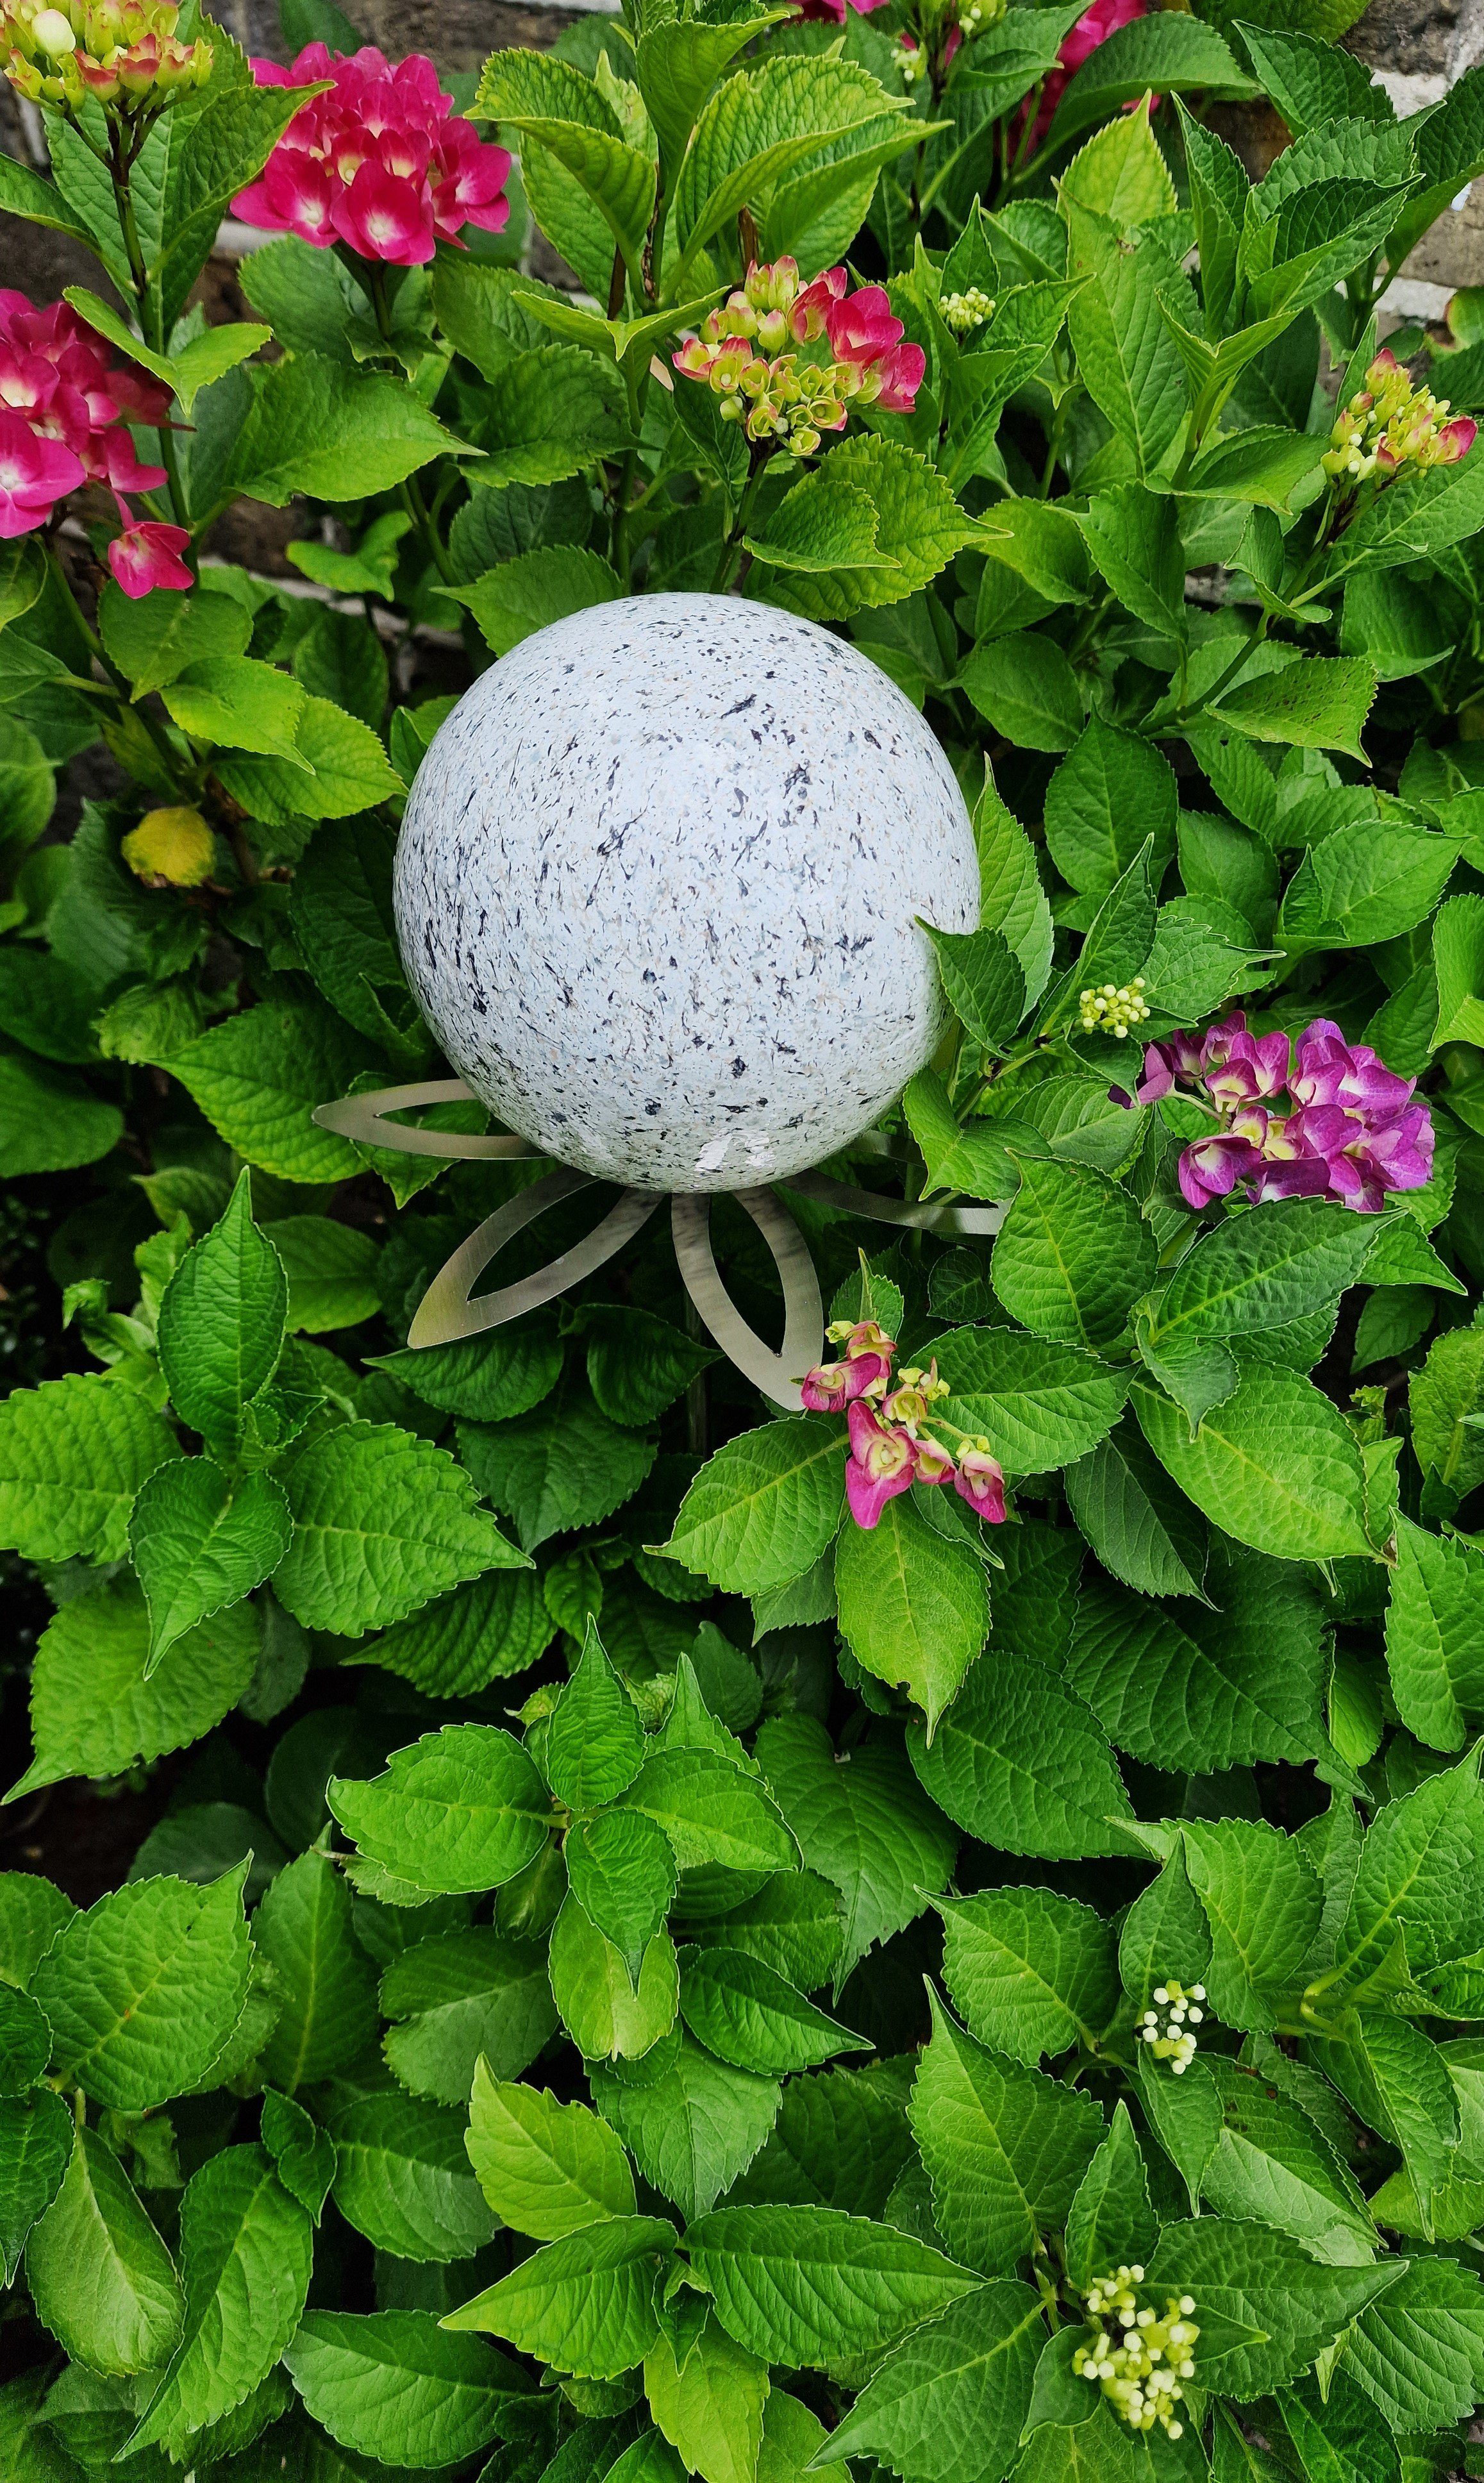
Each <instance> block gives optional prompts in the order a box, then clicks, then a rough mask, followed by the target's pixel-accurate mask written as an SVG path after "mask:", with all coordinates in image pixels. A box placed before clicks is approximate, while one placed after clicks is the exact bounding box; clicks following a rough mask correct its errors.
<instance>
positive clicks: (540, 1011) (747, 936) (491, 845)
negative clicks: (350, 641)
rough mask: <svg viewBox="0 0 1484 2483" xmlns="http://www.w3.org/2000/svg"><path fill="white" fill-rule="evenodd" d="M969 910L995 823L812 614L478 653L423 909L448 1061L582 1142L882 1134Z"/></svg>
mask: <svg viewBox="0 0 1484 2483" xmlns="http://www.w3.org/2000/svg"><path fill="white" fill-rule="evenodd" d="M919 914H920V915H922V916H923V917H924V918H925V919H926V920H928V921H931V922H933V923H934V924H936V925H937V926H938V927H940V928H941V929H942V930H946V931H971V930H972V929H974V927H975V926H976V924H977V922H978V919H979V871H978V864H977V860H976V856H975V850H974V841H973V831H972V828H971V826H970V823H969V818H968V814H967V810H966V809H965V806H964V801H963V797H962V795H961V794H960V792H959V788H958V786H957V784H956V783H955V781H954V777H953V772H952V770H951V768H950V767H949V765H948V762H947V761H946V759H945V758H944V757H943V754H942V752H941V749H940V748H939V745H938V743H937V741H936V740H935V739H934V737H933V734H931V733H930V732H929V730H928V728H927V726H926V725H925V724H924V723H923V721H922V718H921V717H920V716H919V715H918V714H917V712H916V710H915V708H914V707H913V706H912V705H911V704H910V702H909V701H908V700H907V699H906V698H905V697H904V696H903V694H902V692H901V691H900V690H899V689H898V688H897V687H896V685H895V683H894V682H892V681H889V680H888V677H887V675H886V674H885V673H883V672H882V671H881V670H880V669H879V667H878V666H877V665H875V664H873V663H872V662H871V661H870V659H869V657H868V656H865V655H863V654H860V653H859V651H858V650H857V649H855V648H853V647H850V646H847V645H845V644H844V643H843V642H842V641H841V640H839V639H837V638H833V637H831V635H830V634H829V632H828V631H827V630H824V629H819V628H816V627H814V625H813V623H812V622H809V621H801V620H798V619H796V618H795V617H794V616H793V615H792V614H790V613H785V612H778V611H773V610H770V609H769V608H768V607H766V606H765V605H762V604H757V603H746V602H741V601H738V600H737V599H736V598H734V597H726V596H709V595H646V596H636V597H630V598H626V599H625V600H624V601H622V602H617V603H604V604H599V605H597V606H596V608H594V609H593V610H591V611H587V612H579V613H575V614H573V615H572V617H571V618H570V620H566V621H557V622H553V623H552V624H551V626H550V627H548V628H545V629H541V630H538V631H537V632H536V634H535V636H534V637H530V638H526V639H524V640H523V641H522V642H521V644H520V645H519V646H518V647H517V648H516V649H515V650H514V651H513V652H512V653H511V654H508V655H506V656H505V657H504V658H503V659H502V660H501V661H500V662H499V663H497V664H494V665H492V666H491V667H490V671H489V672H487V673H485V674H484V675H482V677H481V678H480V680H479V681H476V683H475V684H474V687H473V688H472V689H471V690H470V691H469V692H468V693H467V695H466V696H465V697H464V698H463V699H461V701H460V703H459V705H458V707H457V708H455V709H454V711H453V713H452V714H451V715H450V716H449V718H448V720H447V722H446V723H445V724H444V725H443V727H442V728H441V730H440V731H439V733H438V734H437V735H436V737H435V739H434V741H433V743H432V746H431V747H430V749H429V751H428V755H427V757H426V758H425V759H424V761H423V762H422V765H421V767H420V768H419V769H418V772H417V780H416V783H415V784H414V786H413V788H412V792H411V799H410V800H409V802H408V806H407V815H406V818H405V820H404V823H403V828H402V836H401V841H400V842H399V844H398V847H397V868H396V916H397V929H398V935H399V938H400V941H401V946H402V954H403V958H404V960H405V962H406V966H407V971H408V975H409V976H410V978H411V984H412V988H413V990H414V991H415V993H416V995H417V999H418V1001H419V1003H420V1005H421V1007H422V1010H423V1013H424V1015H425V1017H426V1018H427V1020H428V1023H429V1025H430V1026H431V1027H432V1028H434V1030H435V1032H436V1033H437V1037H438V1040H439V1042H440V1043H441V1044H442V1046H443V1049H444V1051H445V1053H446V1054H447V1055H448V1058H449V1060H450V1061H451V1062H452V1063H453V1065H454V1067H455V1068H456V1069H457V1070H458V1071H459V1073H460V1075H461V1076H462V1077H464V1078H465V1079H466V1080H467V1081H468V1083H469V1084H470V1085H471V1086H472V1087H473V1088H474V1090H475V1092H476V1093H477V1094H478V1095H480V1096H481V1097H483V1099H484V1101H485V1102H486V1103H488V1104H489V1105H490V1108H491V1110H492V1111H494V1112H495V1113H496V1114H497V1115H498V1116H499V1118H500V1119H501V1120H502V1121H504V1122H506V1123H507V1124H508V1126H509V1127H510V1128H511V1129H513V1130H516V1131H517V1132H518V1133H519V1134H520V1135H521V1136H522V1137H525V1138H529V1139H531V1140H532V1141H533V1142H534V1143H535V1144H536V1145H538V1146H541V1147H543V1148H544V1149H545V1150H546V1151H547V1152H548V1153H549V1154H551V1155H553V1156H556V1157H559V1158H560V1159H561V1160H562V1161H563V1162H565V1163H570V1164H575V1165H577V1166H578V1167H579V1168H580V1169H581V1170H583V1171H585V1172H591V1173H595V1174H596V1175H598V1176H599V1177H601V1178H602V1179H604V1180H609V1181H618V1182H624V1183H628V1184H631V1185H634V1186H637V1187H638V1188H646V1189H678V1190H706V1189H738V1188H748V1187H750V1186H751V1185H753V1184H755V1183H759V1182H764V1181H767V1180H770V1179H773V1178H776V1177H779V1176H782V1175H786V1174H788V1173H791V1172H799V1171H802V1170H803V1169H804V1168H805V1166H806V1165H808V1164H812V1163H817V1162H818V1161H820V1159H821V1158H822V1157H824V1156H827V1155H829V1154H831V1153H832V1151H833V1150H834V1149H835V1148H836V1147H839V1146H841V1145H843V1144H844V1142H845V1141H846V1140H847V1139H849V1138H853V1137H855V1136H857V1135H859V1133H860V1132H861V1130H864V1129H867V1128H868V1127H869V1126H870V1124H871V1122H872V1121H874V1120H875V1119H876V1117H877V1115H878V1114H879V1113H880V1111H881V1110H882V1109H883V1108H884V1107H885V1106H886V1105H887V1104H888V1103H889V1102H890V1101H891V1099H892V1098H893V1097H894V1096H895V1095H896V1094H897V1093H898V1092H899V1091H900V1089H901V1088H902V1087H903V1086H904V1085H905V1083H906V1082H907V1081H908V1079H910V1078H911V1077H913V1076H914V1073H915V1072H916V1071H917V1070H918V1069H920V1068H921V1067H922V1064H923V1063H924V1061H925V1060H927V1059H928V1057H929V1056H930V1055H931V1053H932V1051H933V1048H934V1046H935V1044H936V1042H937V1040H938V1036H939V1033H940V1031H941V1023H942V1015H943V1001H942V999H941V990H940V986H939V981H938V975H937V970H936V967H935V964H934V959H933V953H932V947H931V944H930V942H929V941H928V940H927V939H926V938H925V937H924V935H923V933H922V931H921V930H920V929H918V927H917V925H916V923H915V922H914V916H916V915H919Z"/></svg>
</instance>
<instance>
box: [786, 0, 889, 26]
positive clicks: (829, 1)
mask: <svg viewBox="0 0 1484 2483" xmlns="http://www.w3.org/2000/svg"><path fill="white" fill-rule="evenodd" d="M849 5H850V7H851V8H852V9H854V11H855V13H856V14H857V16H858V17H868V16H869V15H870V13H871V11H872V10H873V9H884V8H885V7H886V0H849ZM845 9H846V0H801V6H800V10H799V14H800V16H801V17H816V18H828V19H830V20H831V21H832V22H833V23H834V24H835V25H836V26H843V25H844V23H845Z"/></svg>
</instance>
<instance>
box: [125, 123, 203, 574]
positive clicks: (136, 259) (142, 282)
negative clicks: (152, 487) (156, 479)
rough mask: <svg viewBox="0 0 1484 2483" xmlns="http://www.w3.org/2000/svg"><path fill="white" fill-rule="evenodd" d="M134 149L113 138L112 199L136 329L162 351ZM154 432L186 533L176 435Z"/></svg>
mask: <svg viewBox="0 0 1484 2483" xmlns="http://www.w3.org/2000/svg"><path fill="white" fill-rule="evenodd" d="M137 153H138V147H132V148H129V149H127V150H126V149H124V148H123V147H120V146H119V144H118V141H117V138H116V140H115V144H114V149H113V154H112V157H111V160H110V163H109V172H110V174H111V176H112V179H113V185H114V203H115V205H116V206H117V208H118V210H119V230H120V231H121V232H122V234H123V246H124V250H125V252H126V253H127V254H128V261H129V281H130V283H131V284H132V286H133V290H134V307H135V314H136V316H137V318H138V322H139V333H140V334H141V336H142V337H143V338H144V340H145V342H146V345H148V346H149V347H150V348H151V350H152V351H153V352H154V353H157V354H163V353H164V351H165V336H164V333H163V329H164V306H163V304H162V303H161V302H160V301H159V300H158V298H156V302H155V305H154V309H155V316H154V318H153V319H152V320H151V318H150V307H151V306H150V294H149V276H148V271H147V269H146V266H145V253H144V247H143V244H142V243H141V241H140V238H139V220H138V218H137V217H136V215H135V213H134V199H133V195H132V193H131V191H130V188H129V174H130V173H131V172H132V171H133V169H134V159H135V156H136V155H137ZM151 326H152V327H153V329H154V331H155V333H154V334H153V335H152V336H151V334H150V333H149V331H150V328H151ZM155 436H156V438H157V439H158V441H159V443H160V459H161V463H162V464H163V466H164V467H165V488H166V490H167V492H168V493H169V494H170V505H171V515H172V517H173V519H174V521H175V523H176V525H177V526H184V527H185V528H186V531H187V532H188V533H189V531H190V516H189V512H188V508H187V503H186V494H185V485H184V482H183V480H182V477H181V472H180V457H179V452H178V450H177V448H176V445H175V435H174V433H173V431H172V430H171V429H170V427H169V425H168V424H165V425H162V426H161V428H160V430H159V431H158V432H157V433H156V435H155ZM192 557H193V559H194V557H195V554H194V549H193V552H192Z"/></svg>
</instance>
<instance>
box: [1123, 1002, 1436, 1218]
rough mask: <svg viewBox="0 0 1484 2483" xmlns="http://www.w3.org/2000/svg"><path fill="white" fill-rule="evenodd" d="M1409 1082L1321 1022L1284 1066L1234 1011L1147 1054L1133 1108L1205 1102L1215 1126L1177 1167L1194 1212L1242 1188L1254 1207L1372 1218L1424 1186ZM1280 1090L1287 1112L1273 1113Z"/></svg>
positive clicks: (1418, 1107)
mask: <svg viewBox="0 0 1484 2483" xmlns="http://www.w3.org/2000/svg"><path fill="white" fill-rule="evenodd" d="M1416 1082H1417V1081H1416V1080H1415V1079H1411V1078H1399V1077H1398V1076H1397V1075H1396V1073H1395V1071H1394V1070H1391V1069H1388V1068H1387V1066H1386V1063H1385V1062H1384V1061H1383V1060H1381V1059H1379V1058H1378V1057H1377V1055H1376V1054H1375V1053H1374V1052H1372V1050H1371V1049H1370V1046H1369V1045H1368V1044H1365V1043H1354V1044H1352V1043H1347V1042H1346V1041H1345V1038H1344V1036H1343V1035H1342V1033H1341V1032H1340V1030H1339V1028H1338V1026H1336V1025H1335V1024H1334V1023H1333V1021H1332V1020H1331V1019H1329V1018H1326V1017H1316V1018H1315V1019H1314V1021H1313V1023H1312V1026H1309V1027H1306V1028H1305V1029H1304V1032H1303V1033H1302V1034H1301V1035H1300V1036H1299V1038H1298V1042H1297V1044H1296V1046H1294V1047H1293V1052H1292V1056H1291V1058H1290V1052H1289V1043H1288V1037H1287V1036H1286V1035H1285V1034H1283V1033H1276V1034H1252V1033H1249V1031H1248V1028H1247V1021H1246V1019H1245V1017H1244V1016H1243V1014H1242V1012H1241V1010H1240V1009H1237V1010H1235V1011H1234V1012H1233V1013H1232V1016H1231V1017H1229V1018H1227V1019H1226V1020H1225V1022H1224V1023H1223V1024H1222V1025H1221V1026H1215V1027H1212V1028H1211V1029H1210V1031H1209V1033H1208V1034H1207V1035H1206V1037H1205V1038H1204V1040H1202V1039H1198V1038H1197V1037H1196V1036H1195V1035H1193V1034H1175V1035H1171V1036H1169V1037H1168V1038H1167V1040H1166V1041H1164V1042H1163V1043H1152V1044H1151V1045H1150V1046H1149V1048H1148V1050H1147V1051H1146V1053H1145V1055H1144V1074H1143V1077H1142V1078H1141V1080H1140V1081H1139V1084H1138V1086H1137V1087H1136V1088H1135V1090H1134V1099H1133V1100H1135V1101H1136V1102H1138V1103H1140V1104H1153V1103H1157V1102H1158V1101H1159V1099H1160V1097H1161V1096H1164V1095H1168V1094H1169V1093H1170V1092H1171V1090H1172V1088H1174V1087H1175V1086H1176V1085H1178V1084H1179V1085H1185V1086H1190V1087H1194V1088H1197V1089H1199V1090H1201V1091H1202V1092H1204V1094H1205V1096H1206V1099H1207V1101H1208V1103H1209V1105H1210V1107H1211V1109H1212V1111H1213V1113H1214V1114H1215V1116H1216V1119H1217V1120H1218V1122H1219V1124H1220V1126H1219V1127H1218V1128H1217V1129H1215V1130H1213V1131H1212V1133H1211V1135H1210V1136H1209V1137H1201V1138H1196V1139H1194V1140H1193V1141H1192V1143H1191V1144H1190V1145H1189V1146H1188V1147H1186V1149H1185V1150H1184V1153H1183V1154H1182V1155H1181V1157H1180V1160H1179V1185H1180V1188H1181V1190H1182V1191H1183V1192H1184V1195H1185V1197H1186V1199H1187V1200H1188V1202H1189V1204H1190V1205H1191V1206H1192V1207H1194V1208H1197V1209H1200V1208H1204V1207H1208V1206H1209V1205H1210V1204H1211V1201H1212V1200H1213V1199H1217V1198H1227V1197H1229V1196H1230V1195H1231V1193H1232V1190H1233V1189H1235V1188H1236V1187H1237V1185H1238V1183H1242V1184H1244V1185H1245V1186H1246V1188H1247V1192H1248V1195H1249V1197H1251V1198H1253V1199H1256V1200H1261V1199H1269V1198H1327V1199H1332V1200H1335V1201H1337V1202H1338V1204H1339V1205H1340V1206H1342V1207H1354V1208H1357V1209H1359V1210H1360V1211H1361V1212H1362V1213H1363V1214H1366V1215H1374V1214H1375V1213H1376V1212H1377V1210H1378V1209H1380V1208H1382V1207H1384V1206H1385V1204H1386V1200H1387V1196H1388V1193H1389V1192H1390V1191H1391V1190H1396V1189H1419V1188H1421V1186H1422V1184H1423V1183H1424V1182H1425V1181H1428V1180H1429V1179H1430V1178H1431V1176H1432V1168H1433V1125H1432V1116H1431V1114H1430V1113H1429V1111H1428V1108H1427V1106H1426V1105H1425V1104H1418V1103H1416V1102H1414V1100H1413V1092H1414V1088H1415V1086H1416ZM1285 1090H1286V1097H1287V1102H1288V1105H1289V1107H1290V1108H1289V1110H1288V1111H1286V1112H1282V1111H1279V1110H1278V1109H1276V1108H1275V1106H1276V1103H1277V1100H1278V1099H1279V1098H1280V1097H1281V1096H1282V1095H1283V1094H1284V1092H1285ZM1113 1091H1114V1092H1115V1093H1119V1092H1120V1090H1119V1089H1117V1088H1115V1089H1114V1090H1113ZM1122 1100H1123V1101H1124V1102H1127V1101H1128V1100H1129V1099H1128V1098H1127V1097H1126V1096H1124V1097H1123V1098H1122Z"/></svg>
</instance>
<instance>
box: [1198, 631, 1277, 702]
mask: <svg viewBox="0 0 1484 2483" xmlns="http://www.w3.org/2000/svg"><path fill="white" fill-rule="evenodd" d="M1266 636H1267V614H1266V613H1265V612H1264V613H1263V615H1262V618H1261V620H1260V621H1259V623H1258V627H1257V630H1256V632H1255V633H1254V635H1253V636H1252V637H1250V638H1247V639H1244V640H1243V642H1242V645H1241V646H1240V647H1239V648H1238V650H1237V652H1236V654H1234V655H1233V656H1232V661H1231V662H1230V664H1229V665H1228V666H1227V668H1226V671H1225V672H1224V673H1223V674H1222V675H1221V676H1220V678H1219V680H1217V681H1213V682H1212V684H1211V686H1210V688H1209V689H1208V690H1206V692H1205V694H1204V695H1203V697H1202V700H1201V705H1202V706H1203V707H1211V706H1213V705H1214V703H1215V701H1216V700H1217V699H1219V698H1220V696H1221V693H1222V691H1223V690H1224V689H1229V688H1230V687H1231V685H1232V682H1233V681H1235V679H1236V676H1237V674H1238V673H1239V672H1240V671H1241V669H1242V666H1243V665H1244V664H1245V663H1246V662H1247V660H1248V657H1249V656H1250V655H1253V654H1256V653H1257V650H1258V649H1259V647H1260V646H1261V644H1262V641H1263V639H1264V638H1265V637H1266ZM1179 712H1180V713H1181V715H1183V714H1185V713H1186V709H1185V708H1180V710H1179Z"/></svg>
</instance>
